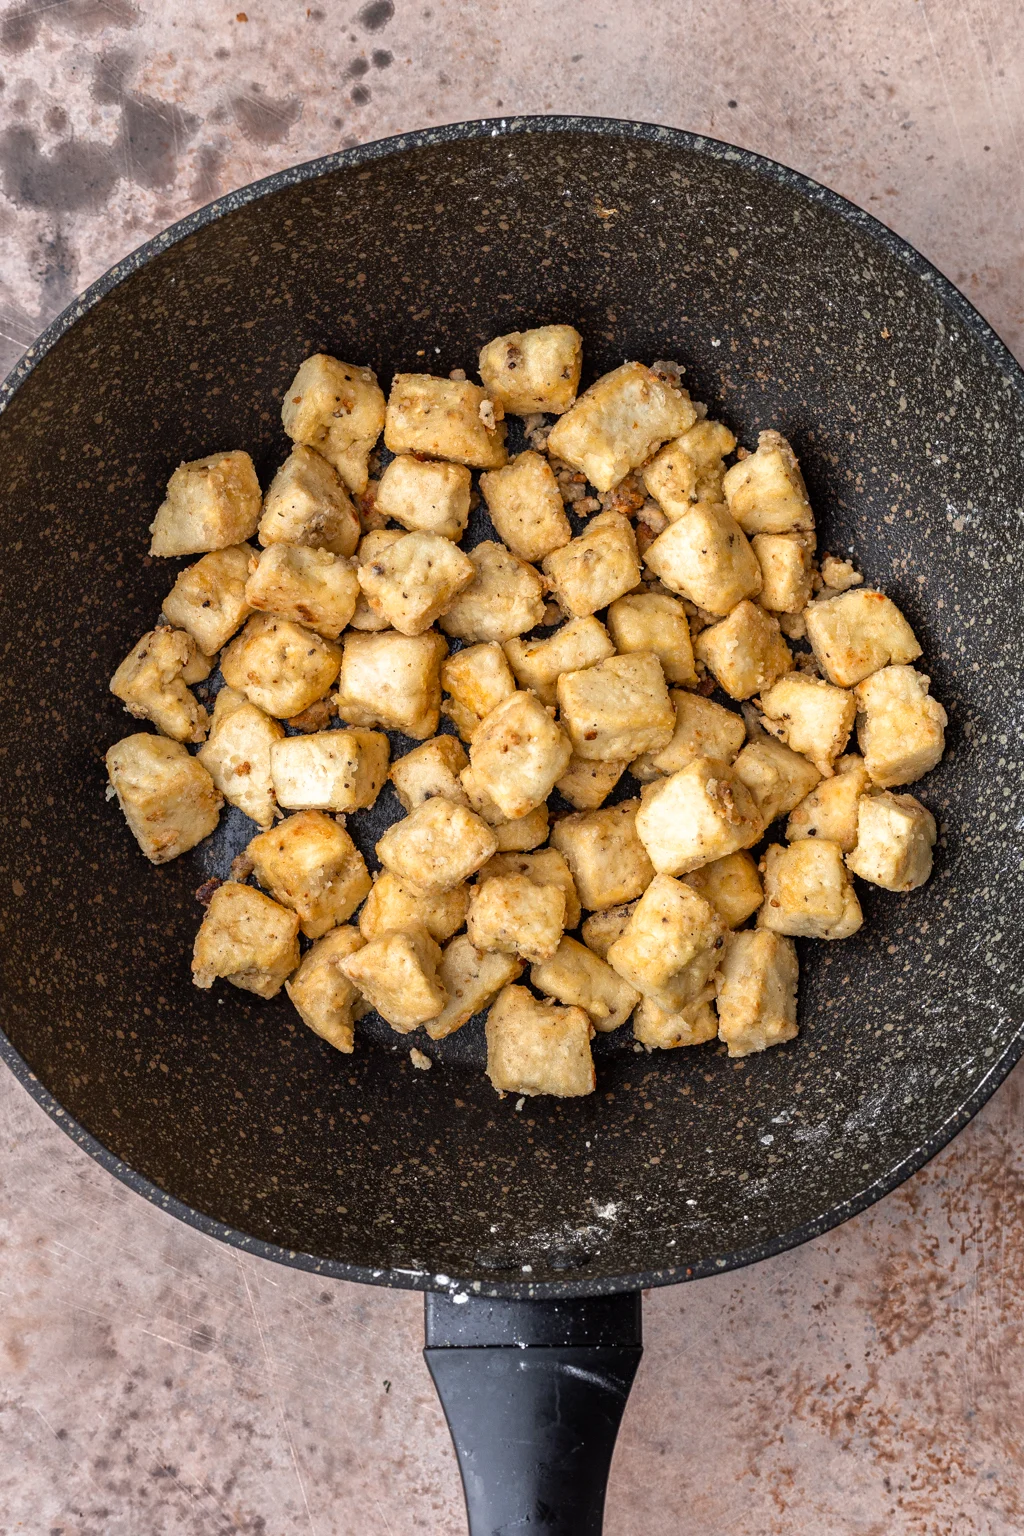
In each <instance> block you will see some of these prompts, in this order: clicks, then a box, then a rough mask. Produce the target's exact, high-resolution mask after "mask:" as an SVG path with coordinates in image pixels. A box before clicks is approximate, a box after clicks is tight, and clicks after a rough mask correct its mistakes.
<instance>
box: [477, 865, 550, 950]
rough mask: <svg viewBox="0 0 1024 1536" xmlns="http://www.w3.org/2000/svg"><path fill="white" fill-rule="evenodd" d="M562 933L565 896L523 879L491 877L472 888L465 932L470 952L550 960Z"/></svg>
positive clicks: (525, 877)
mask: <svg viewBox="0 0 1024 1536" xmlns="http://www.w3.org/2000/svg"><path fill="white" fill-rule="evenodd" d="M564 931H565V892H564V891H563V890H561V889H560V888H559V887H558V886H557V885H538V884H537V883H536V882H535V881H533V880H531V879H530V878H529V876H528V875H495V876H493V877H492V878H491V879H490V880H485V881H484V883H483V884H482V885H479V884H478V885H476V886H474V888H473V890H472V892H471V894H470V899H469V912H468V914H467V917H466V932H467V934H468V935H469V938H470V940H471V942H472V943H473V945H474V946H475V948H477V949H479V950H482V951H484V952H486V951H487V950H491V949H497V950H501V951H502V953H503V954H509V955H518V956H519V957H520V959H522V960H533V961H537V960H550V958H551V956H552V955H553V954H554V953H555V950H556V949H557V948H558V945H559V942H560V941H561V938H562V934H563V932H564Z"/></svg>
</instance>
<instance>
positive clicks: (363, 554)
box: [348, 528, 405, 631]
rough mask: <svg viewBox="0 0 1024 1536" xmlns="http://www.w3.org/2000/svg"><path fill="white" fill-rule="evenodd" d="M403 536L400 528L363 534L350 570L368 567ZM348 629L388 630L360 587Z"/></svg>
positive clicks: (377, 529) (385, 623)
mask: <svg viewBox="0 0 1024 1536" xmlns="http://www.w3.org/2000/svg"><path fill="white" fill-rule="evenodd" d="M404 538H405V534H404V533H403V532H402V530H401V528H374V529H373V530H372V531H371V532H370V533H367V534H364V535H363V537H362V538H361V539H360V541H359V548H358V549H357V551H356V553H355V555H354V557H353V561H352V568H353V570H354V571H355V572H356V579H357V581H358V572H359V567H360V566H361V565H369V564H370V563H371V561H373V560H375V559H376V558H377V556H378V555H380V554H383V552H384V551H385V550H387V549H390V548H391V546H392V544H397V543H398V541H399V539H404ZM348 624H349V628H350V629H365V630H372V631H377V630H382V629H388V628H389V625H388V621H387V619H386V618H385V616H384V615H383V614H382V613H378V611H377V610H376V608H372V607H371V606H370V600H369V598H368V597H367V595H366V593H365V592H364V591H363V589H362V587H360V588H359V596H358V597H357V598H356V606H355V612H354V613H353V615H352V617H351V618H350V619H349V621H348Z"/></svg>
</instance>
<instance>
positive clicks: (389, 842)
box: [377, 795, 498, 896]
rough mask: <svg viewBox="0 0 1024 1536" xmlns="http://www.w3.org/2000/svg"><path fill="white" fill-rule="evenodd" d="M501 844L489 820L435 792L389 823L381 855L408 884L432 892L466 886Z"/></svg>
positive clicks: (387, 865) (390, 867)
mask: <svg viewBox="0 0 1024 1536" xmlns="http://www.w3.org/2000/svg"><path fill="white" fill-rule="evenodd" d="M497 848H498V840H497V838H496V837H495V835H494V833H493V832H492V831H491V829H490V827H489V826H488V825H487V823H486V822H485V821H482V820H481V819H480V817H479V816H477V815H475V813H474V812H473V811H469V810H467V809H466V807H465V806H464V805H453V804H452V802H451V801H450V800H444V799H442V798H441V796H440V795H436V796H435V797H434V799H432V800H425V801H424V802H423V804H422V805H420V806H417V808H416V810H414V811H413V812H412V813H411V815H409V816H407V817H406V818H405V820H404V821H396V822H395V824H394V826H392V827H389V828H388V830H387V831H386V832H385V833H384V836H383V837H382V838H381V839H380V841H379V842H378V844H377V857H378V858H379V859H380V861H381V863H382V864H383V865H384V868H385V869H389V870H390V871H391V873H392V874H393V875H395V876H396V877H397V878H398V879H399V880H400V881H401V882H402V884H403V885H405V886H410V887H412V888H413V889H414V890H418V891H423V892H425V893H426V894H427V895H428V896H429V895H438V894H440V893H441V892H443V891H450V890H452V889H453V888H454V887H455V886H457V885H461V884H462V882H463V881H464V880H468V879H469V877H470V875H475V874H476V872H477V870H478V869H480V868H482V866H483V865H484V864H486V863H487V860H488V859H489V858H490V857H491V856H492V854H494V853H496V852H497Z"/></svg>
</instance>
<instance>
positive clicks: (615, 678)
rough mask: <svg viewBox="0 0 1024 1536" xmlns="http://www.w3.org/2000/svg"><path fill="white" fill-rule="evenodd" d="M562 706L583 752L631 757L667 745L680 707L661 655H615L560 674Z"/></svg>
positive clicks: (600, 758) (594, 757)
mask: <svg viewBox="0 0 1024 1536" xmlns="http://www.w3.org/2000/svg"><path fill="white" fill-rule="evenodd" d="M558 709H559V714H560V717H561V720H562V724H563V725H564V727H565V729H566V730H567V731H568V733H569V739H570V741H571V742H572V747H573V751H574V752H575V754H576V756H577V757H582V758H584V759H587V760H589V761H591V762H595V761H596V762H609V761H612V760H613V759H622V758H625V759H627V760H630V759H632V758H634V757H639V755H640V753H641V752H657V751H658V750H659V748H661V747H664V746H667V745H668V743H669V742H670V741H671V739H672V733H673V730H674V729H675V711H674V710H673V708H672V701H671V699H670V698H669V696H668V685H667V684H666V682H665V674H664V672H663V671H662V670H661V662H660V661H659V660H658V658H657V656H652V655H650V654H649V653H643V652H636V653H635V654H633V655H629V656H611V657H609V659H608V660H607V661H602V662H599V663H598V664H597V666H596V667H588V668H587V669H586V670H585V671H583V672H563V673H562V675H561V677H560V678H559V679H558Z"/></svg>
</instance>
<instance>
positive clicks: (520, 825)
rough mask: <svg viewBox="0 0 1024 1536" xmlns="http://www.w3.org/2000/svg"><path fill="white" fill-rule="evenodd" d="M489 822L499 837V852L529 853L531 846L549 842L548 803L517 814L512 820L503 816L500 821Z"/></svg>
mask: <svg viewBox="0 0 1024 1536" xmlns="http://www.w3.org/2000/svg"><path fill="white" fill-rule="evenodd" d="M484 820H485V821H486V820H487V818H486V817H485V818H484ZM487 824H488V826H489V827H490V828H491V830H492V832H493V833H494V835H495V837H496V838H497V839H498V852H499V853H528V852H529V850H530V849H531V848H539V847H540V845H541V843H546V842H547V840H548V827H549V825H550V816H549V814H548V808H547V806H546V805H538V806H537V808H536V810H533V811H530V812H529V814H528V815H526V816H516V817H514V818H513V819H512V820H507V819H506V818H505V817H504V816H503V817H502V818H501V820H500V821H488V823H487Z"/></svg>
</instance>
